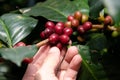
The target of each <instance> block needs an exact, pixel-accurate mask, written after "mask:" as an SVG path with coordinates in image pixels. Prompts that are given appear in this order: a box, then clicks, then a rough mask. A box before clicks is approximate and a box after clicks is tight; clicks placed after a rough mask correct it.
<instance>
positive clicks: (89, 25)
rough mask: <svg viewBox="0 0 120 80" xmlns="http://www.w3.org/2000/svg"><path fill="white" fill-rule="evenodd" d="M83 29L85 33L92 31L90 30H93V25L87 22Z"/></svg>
mask: <svg viewBox="0 0 120 80" xmlns="http://www.w3.org/2000/svg"><path fill="white" fill-rule="evenodd" d="M83 28H84V30H85V31H88V30H90V29H91V28H92V23H91V22H89V21H87V22H85V23H84V24H83Z"/></svg>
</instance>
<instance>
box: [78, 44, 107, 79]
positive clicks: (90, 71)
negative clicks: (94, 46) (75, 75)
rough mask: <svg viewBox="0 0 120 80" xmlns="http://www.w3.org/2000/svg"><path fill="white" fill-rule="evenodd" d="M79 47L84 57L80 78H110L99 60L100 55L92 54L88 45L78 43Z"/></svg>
mask: <svg viewBox="0 0 120 80" xmlns="http://www.w3.org/2000/svg"><path fill="white" fill-rule="evenodd" d="M77 47H78V49H79V53H80V55H81V57H82V68H81V71H80V72H81V73H80V75H79V79H78V80H108V79H107V76H106V72H105V71H104V68H103V66H102V64H101V63H100V62H99V57H100V56H98V55H97V57H98V58H95V57H96V56H95V55H91V53H90V49H89V47H88V46H82V45H78V46H77ZM93 58H95V59H96V60H95V59H93Z"/></svg>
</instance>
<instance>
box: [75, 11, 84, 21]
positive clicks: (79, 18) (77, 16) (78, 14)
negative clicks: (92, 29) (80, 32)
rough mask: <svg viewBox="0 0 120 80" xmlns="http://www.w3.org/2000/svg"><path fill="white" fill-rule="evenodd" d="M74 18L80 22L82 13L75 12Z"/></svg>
mask: <svg viewBox="0 0 120 80" xmlns="http://www.w3.org/2000/svg"><path fill="white" fill-rule="evenodd" d="M74 18H75V19H77V20H79V21H80V20H81V18H82V13H81V12H80V11H76V12H75V13H74Z"/></svg>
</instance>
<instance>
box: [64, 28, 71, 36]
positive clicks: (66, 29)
mask: <svg viewBox="0 0 120 80" xmlns="http://www.w3.org/2000/svg"><path fill="white" fill-rule="evenodd" d="M72 33H73V30H72V28H70V27H66V28H64V30H63V34H66V35H68V36H71V35H72Z"/></svg>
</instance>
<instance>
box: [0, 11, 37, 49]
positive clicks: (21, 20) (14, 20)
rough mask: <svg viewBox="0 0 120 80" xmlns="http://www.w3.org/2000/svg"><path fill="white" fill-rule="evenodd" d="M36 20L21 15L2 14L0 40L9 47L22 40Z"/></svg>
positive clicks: (0, 18) (32, 27)
mask: <svg viewBox="0 0 120 80" xmlns="http://www.w3.org/2000/svg"><path fill="white" fill-rule="evenodd" d="M36 24H37V20H35V19H33V18H31V17H26V16H23V15H21V14H12V13H9V14H4V15H2V16H1V17H0V39H1V40H2V41H4V42H5V43H7V44H8V45H9V47H12V46H13V45H14V44H16V43H17V42H19V41H20V40H22V39H24V38H25V37H26V36H27V35H28V34H30V32H31V31H32V30H33V29H34V27H35V26H36Z"/></svg>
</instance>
